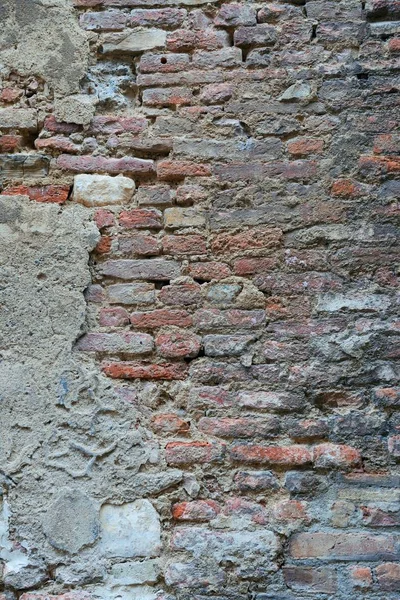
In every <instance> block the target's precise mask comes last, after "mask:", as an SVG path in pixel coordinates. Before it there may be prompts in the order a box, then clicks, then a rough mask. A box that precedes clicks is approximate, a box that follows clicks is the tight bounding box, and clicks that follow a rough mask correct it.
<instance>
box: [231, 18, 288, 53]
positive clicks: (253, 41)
mask: <svg viewBox="0 0 400 600" xmlns="http://www.w3.org/2000/svg"><path fill="white" fill-rule="evenodd" d="M277 39H278V34H277V31H276V29H275V27H272V26H271V25H264V24H262V25H256V26H255V27H238V28H237V29H236V30H235V33H234V42H235V46H239V47H241V48H246V47H248V46H273V45H274V44H275V42H276V41H277Z"/></svg>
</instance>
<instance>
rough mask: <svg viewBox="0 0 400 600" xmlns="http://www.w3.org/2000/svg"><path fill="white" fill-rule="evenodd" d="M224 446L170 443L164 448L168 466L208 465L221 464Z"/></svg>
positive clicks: (205, 443)
mask: <svg viewBox="0 0 400 600" xmlns="http://www.w3.org/2000/svg"><path fill="white" fill-rule="evenodd" d="M224 454H225V445H224V444H217V443H214V442H213V443H209V442H170V443H168V444H167V445H166V447H165V457H166V460H167V463H168V464H169V465H189V464H204V463H206V464H208V463H214V462H221V461H222V460H223V457H224Z"/></svg>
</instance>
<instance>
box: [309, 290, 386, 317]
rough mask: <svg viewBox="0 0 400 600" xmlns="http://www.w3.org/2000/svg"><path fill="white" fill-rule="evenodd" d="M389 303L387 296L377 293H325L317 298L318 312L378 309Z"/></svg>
mask: <svg viewBox="0 0 400 600" xmlns="http://www.w3.org/2000/svg"><path fill="white" fill-rule="evenodd" d="M390 305H391V299H390V298H389V297H388V296H384V295H379V294H368V291H366V292H365V293H364V294H359V293H358V294H347V295H345V294H325V295H323V296H320V297H319V298H318V303H317V311H318V312H337V311H340V310H356V311H368V312H369V311H372V312H375V311H379V310H386V309H388V308H389V307H390Z"/></svg>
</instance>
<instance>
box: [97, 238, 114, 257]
mask: <svg viewBox="0 0 400 600" xmlns="http://www.w3.org/2000/svg"><path fill="white" fill-rule="evenodd" d="M111 245H112V238H111V237H110V236H109V235H102V236H101V238H100V240H99V241H98V242H97V245H96V248H95V249H94V250H95V252H97V254H108V252H110V250H111Z"/></svg>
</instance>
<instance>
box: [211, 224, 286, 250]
mask: <svg viewBox="0 0 400 600" xmlns="http://www.w3.org/2000/svg"><path fill="white" fill-rule="evenodd" d="M281 243H282V230H281V229H276V228H268V227H260V228H257V229H249V230H248V231H244V232H241V233H237V234H231V233H221V234H219V235H217V236H214V238H213V240H212V242H211V249H212V251H213V252H214V253H215V254H228V255H230V256H231V255H232V253H233V254H245V253H246V251H251V252H253V251H254V250H261V251H264V250H269V249H270V248H277V247H279V246H280V245H281Z"/></svg>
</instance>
